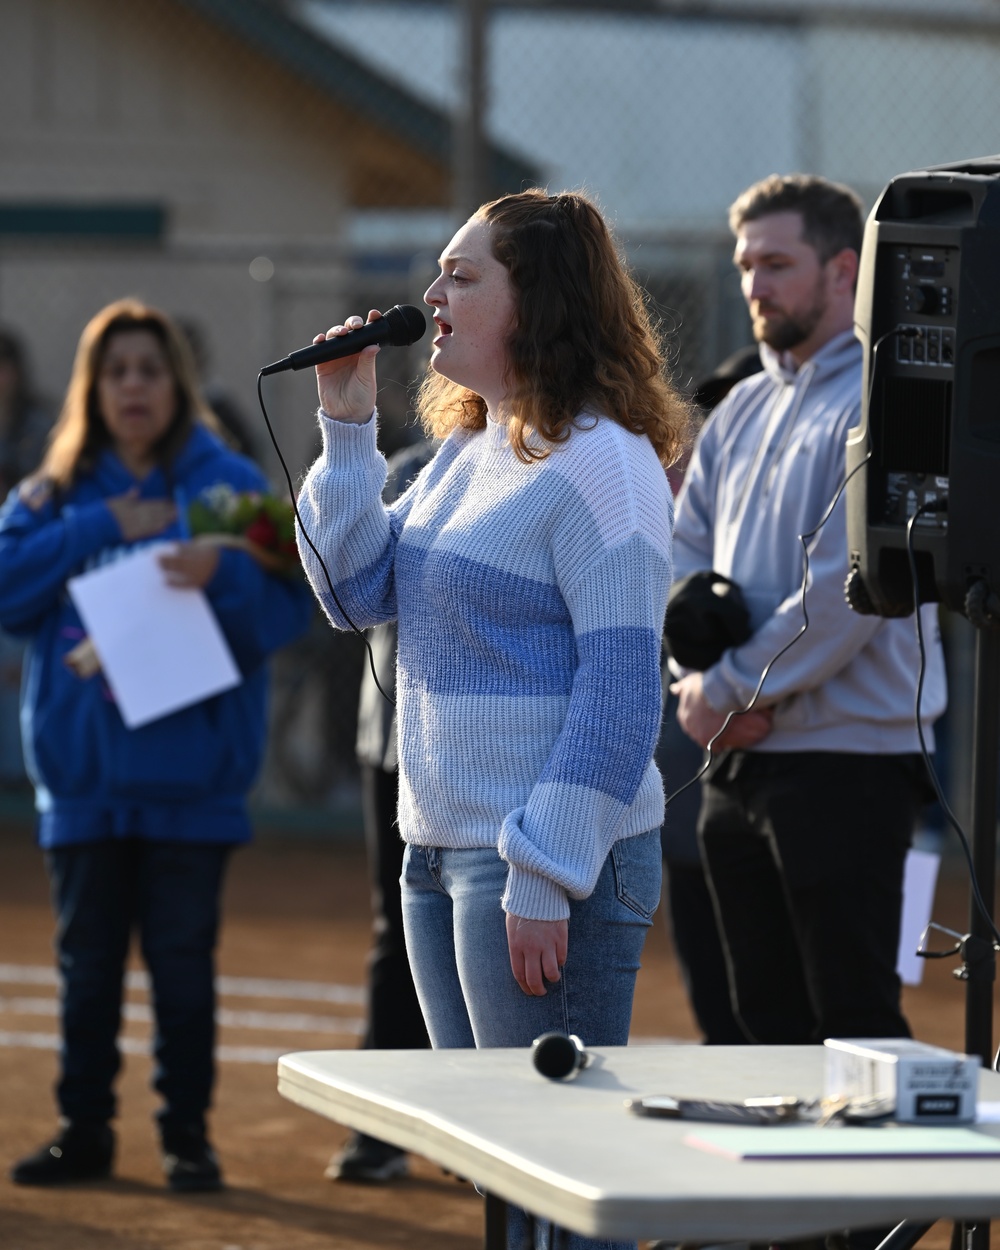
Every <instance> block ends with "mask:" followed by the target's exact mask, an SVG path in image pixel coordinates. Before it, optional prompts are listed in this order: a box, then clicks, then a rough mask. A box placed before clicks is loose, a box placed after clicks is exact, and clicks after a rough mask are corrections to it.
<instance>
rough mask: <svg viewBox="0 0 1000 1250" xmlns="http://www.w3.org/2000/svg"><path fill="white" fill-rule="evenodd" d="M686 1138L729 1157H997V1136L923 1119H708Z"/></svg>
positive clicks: (688, 1142)
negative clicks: (827, 1122)
mask: <svg viewBox="0 0 1000 1250" xmlns="http://www.w3.org/2000/svg"><path fill="white" fill-rule="evenodd" d="M684 1143H685V1145H688V1146H695V1147H697V1148H698V1149H700V1150H708V1151H711V1152H712V1153H713V1154H720V1155H725V1156H726V1157H727V1158H730V1159H904V1158H909V1159H958V1158H967V1159H971V1158H996V1159H998V1160H1000V1137H997V1136H993V1135H991V1134H990V1133H986V1132H981V1131H977V1130H976V1129H974V1128H944V1127H942V1128H935V1127H933V1126H931V1127H929V1128H928V1127H925V1126H924V1125H909V1124H907V1125H893V1124H887V1125H882V1126H881V1127H878V1128H874V1127H860V1128H859V1127H852V1126H850V1125H844V1126H837V1127H830V1128H826V1127H823V1128H820V1127H817V1126H816V1125H814V1124H782V1125H777V1126H770V1125H768V1126H765V1127H757V1126H753V1125H733V1126H726V1125H718V1126H716V1125H711V1126H709V1125H706V1126H705V1127H704V1128H699V1129H696V1130H694V1131H693V1132H690V1133H688V1134H687V1135H686V1136H685V1137H684Z"/></svg>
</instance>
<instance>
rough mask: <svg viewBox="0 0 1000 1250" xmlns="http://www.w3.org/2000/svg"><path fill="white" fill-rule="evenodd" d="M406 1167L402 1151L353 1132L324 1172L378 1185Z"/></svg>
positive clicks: (402, 1173)
mask: <svg viewBox="0 0 1000 1250" xmlns="http://www.w3.org/2000/svg"><path fill="white" fill-rule="evenodd" d="M408 1171H409V1168H408V1165H407V1162H406V1152H405V1151H403V1150H400V1149H399V1147H398V1146H390V1145H389V1143H388V1142H384V1141H379V1140H378V1139H377V1138H375V1137H368V1136H367V1135H366V1134H364V1133H355V1134H354V1136H353V1137H352V1138H351V1139H350V1141H349V1142H348V1143H347V1145H346V1146H345V1147H344V1149H343V1150H342V1151H341V1152H340V1154H339V1155H334V1156H333V1158H332V1159H331V1160H330V1166H329V1167H328V1168H327V1169H326V1171H325V1172H324V1176H327V1177H329V1179H330V1180H332V1181H368V1182H369V1183H372V1184H376V1185H381V1184H384V1183H385V1182H386V1181H391V1180H395V1179H396V1177H398V1176H405V1175H406V1173H407V1172H408Z"/></svg>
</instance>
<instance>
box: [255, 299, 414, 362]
mask: <svg viewBox="0 0 1000 1250" xmlns="http://www.w3.org/2000/svg"><path fill="white" fill-rule="evenodd" d="M426 329H427V318H426V317H425V316H424V314H423V313H422V312H421V311H420V309H419V308H415V307H414V306H413V304H396V305H395V306H394V307H393V308H390V309H389V311H388V312H386V313H383V314H382V316H381V317H379V318H378V320H377V321H369V322H368V323H367V324H366V325H363V326H359V327H358V329H357V330H348V332H347V333H346V334H342V335H340V336H339V337H337V338H335V339H324V340H323V342H322V343H312V344H310V346H309V347H301V348H299V350H298V351H297V352H291V353H290V354H289V355H288V356H286V357H285V358H284V359H283V360H276V361H275V362H274V363H273V364H270V365H265V366H264V368H263V369H261V371H260V372H261V376H265V375H267V374H269V373H283V372H284V371H285V370H286V369H308V368H310V367H311V366H312V365H318V364H322V363H323V361H325V360H339V359H340V358H341V357H342V356H356V355H357V354H358V352H360V351H363V350H364V348H366V347H371V346H372V345H373V344H374V343H378V344H380V345H384V346H387V347H409V345H410V344H411V343H415V342H416V341H417V339H419V338H420V337H421V336H422V335H423V333H424V331H425V330H426Z"/></svg>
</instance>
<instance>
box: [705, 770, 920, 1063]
mask: <svg viewBox="0 0 1000 1250" xmlns="http://www.w3.org/2000/svg"><path fill="white" fill-rule="evenodd" d="M921 777H922V764H921V762H920V760H919V757H916V756H898V755H897V756H891V755H853V754H846V753H835V752H789V753H781V754H779V753H773V754H769V753H766V752H744V751H734V752H732V753H730V754H729V755H728V756H726V757H724V758H723V759H722V760H721V761H720V764H719V766H718V767H717V768H716V769H715V770H714V773H713V775H712V776H711V777H710V778H707V779H706V782H705V787H704V796H703V802H702V809H701V816H700V820H699V830H698V831H699V837H700V839H701V847H702V854H703V856H704V861H705V867H706V871H707V873H708V878H709V885H710V888H711V891H712V895H713V901H714V904H715V909H716V918H717V921H718V924H719V929H720V934H721V937H722V940H723V946H724V950H725V956H726V963H727V969H728V974H729V981H730V992H731V995H732V998H733V1005H734V1008H735V1010H736V1014H737V1017H738V1019H739V1021H740V1024H741V1026H742V1027H743V1029H744V1031H745V1033H746V1036H747V1040H748V1041H751V1042H761V1043H767V1044H777V1045H781V1044H800V1043H809V1042H817V1041H821V1040H822V1039H823V1038H824V1037H907V1036H909V1027H908V1026H907V1023H906V1020H905V1019H904V1017H903V1015H902V1013H901V1011H900V1005H899V998H900V982H899V977H898V976H897V974H896V958H897V952H898V946H899V921H900V912H901V909H902V883H903V869H904V864H905V860H906V853H907V850H908V848H909V844H910V838H911V835H912V832H913V828H914V824H915V821H916V816H917V812H918V810H919V806H920V802H921Z"/></svg>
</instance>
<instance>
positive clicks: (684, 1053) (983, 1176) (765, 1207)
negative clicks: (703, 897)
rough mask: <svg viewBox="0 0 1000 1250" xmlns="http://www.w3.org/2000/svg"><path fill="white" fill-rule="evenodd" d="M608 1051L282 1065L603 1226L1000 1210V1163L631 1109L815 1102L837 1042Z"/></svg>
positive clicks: (764, 1236) (366, 1114) (681, 1231)
mask: <svg viewBox="0 0 1000 1250" xmlns="http://www.w3.org/2000/svg"><path fill="white" fill-rule="evenodd" d="M592 1053H593V1055H594V1056H595V1058H594V1062H593V1063H592V1064H591V1066H589V1067H588V1068H585V1069H584V1070H583V1071H582V1072H580V1073H579V1075H578V1076H577V1077H576V1078H575V1079H573V1080H571V1081H564V1082H560V1081H547V1080H546V1079H545V1078H544V1077H542V1076H540V1075H539V1074H538V1073H537V1072H536V1071H535V1069H534V1067H533V1066H532V1063H531V1056H530V1053H529V1052H528V1051H527V1050H478V1051H476V1050H439V1051H420V1050H410V1051H375V1050H354V1051H340V1050H337V1051H308V1052H302V1053H299V1054H291V1055H285V1056H284V1057H283V1058H282V1059H281V1060H280V1061H279V1063H278V1090H279V1092H280V1093H281V1094H283V1095H284V1096H285V1097H286V1098H288V1099H290V1100H291V1101H292V1102H295V1103H298V1104H299V1105H300V1106H303V1107H306V1108H308V1109H309V1110H311V1111H315V1112H318V1113H319V1114H320V1115H323V1116H326V1117H327V1118H328V1119H331V1120H336V1121H338V1122H339V1123H341V1124H345V1125H348V1126H349V1127H350V1128H352V1129H356V1130H360V1131H362V1132H365V1133H369V1134H371V1135H372V1136H374V1137H378V1138H381V1139H382V1140H384V1141H389V1142H392V1143H394V1144H395V1145H397V1146H400V1147H402V1148H403V1149H405V1150H408V1151H413V1152H415V1153H417V1154H420V1155H423V1156H424V1157H426V1158H428V1159H430V1160H432V1161H433V1162H435V1163H438V1164H440V1165H441V1166H442V1167H444V1168H447V1169H448V1170H449V1171H452V1172H454V1173H456V1174H457V1175H460V1176H464V1177H466V1178H468V1179H469V1180H473V1181H476V1182H477V1183H478V1184H479V1185H480V1186H481V1187H482V1188H484V1189H486V1190H488V1191H489V1192H490V1193H493V1194H495V1195H497V1196H498V1197H500V1198H504V1199H506V1200H507V1201H510V1202H514V1203H517V1204H519V1205H521V1206H523V1207H525V1208H527V1209H528V1210H530V1211H532V1212H534V1214H535V1215H537V1216H540V1217H541V1218H543V1219H549V1220H554V1221H555V1222H556V1223H557V1224H559V1225H561V1226H563V1227H566V1228H570V1229H573V1230H574V1231H576V1232H579V1233H582V1234H584V1235H587V1236H592V1237H601V1236H606V1237H618V1238H635V1239H645V1238H658V1237H664V1238H670V1239H671V1240H678V1241H679V1240H685V1241H694V1240H700V1241H726V1240H729V1241H747V1240H751V1241H766V1240H774V1239H778V1238H788V1237H802V1236H809V1235H812V1234H816V1233H822V1232H828V1231H832V1230H834V1229H843V1228H850V1227H854V1228H862V1227H866V1226H879V1225H889V1224H895V1223H897V1222H898V1221H899V1220H902V1219H911V1220H919V1221H923V1222H930V1221H933V1220H936V1219H966V1220H973V1219H989V1218H993V1217H996V1216H1000V1160H989V1159H975V1158H971V1159H944V1160H943V1159H911V1160H899V1159H895V1160H893V1159H886V1160H881V1159H880V1160H876V1161H873V1160H871V1159H864V1160H854V1159H852V1160H811V1161H805V1160H795V1161H788V1160H781V1161H778V1160H764V1161H749V1160H732V1159H727V1158H723V1157H719V1156H716V1155H713V1154H709V1153H707V1152H705V1151H702V1150H699V1149H696V1148H695V1147H692V1146H690V1145H686V1144H685V1143H684V1142H683V1141H682V1138H683V1137H684V1136H685V1135H687V1134H688V1133H691V1132H692V1131H693V1130H695V1129H697V1128H698V1126H697V1125H695V1124H693V1123H692V1122H691V1121H678V1120H667V1119H650V1118H645V1117H638V1116H635V1115H632V1114H631V1113H629V1112H628V1111H626V1110H625V1108H624V1106H623V1102H624V1100H625V1099H626V1098H628V1097H630V1096H635V1095H642V1094H657V1093H659V1094H675V1095H678V1094H680V1095H685V1096H689V1097H705V1098H719V1099H736V1098H748V1097H755V1096H764V1095H771V1094H794V1095H796V1096H798V1097H803V1098H815V1097H818V1096H820V1095H821V1094H822V1085H823V1048H822V1047H820V1046H815V1047H812V1046H810V1047H792V1046H784V1047H779V1046H753V1047H751V1046H745V1047H744V1046H739V1047H736V1046H726V1047H705V1046H696V1045H683V1046H634V1047H628V1048H625V1047H617V1048H608V1049H597V1050H595V1051H593V1052H592ZM980 1098H981V1099H988V1100H991V1101H1000V1076H998V1075H997V1074H995V1073H993V1072H988V1071H985V1070H984V1071H983V1073H982V1074H981V1077H980ZM762 1131H764V1132H781V1131H782V1129H781V1128H775V1129H765V1130H762ZM820 1131H821V1130H820ZM830 1131H836V1130H830ZM866 1131H869V1132H878V1131H879V1130H878V1129H870V1130H866ZM993 1131H994V1132H995V1133H996V1134H997V1135H998V1136H1000V1126H993Z"/></svg>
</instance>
